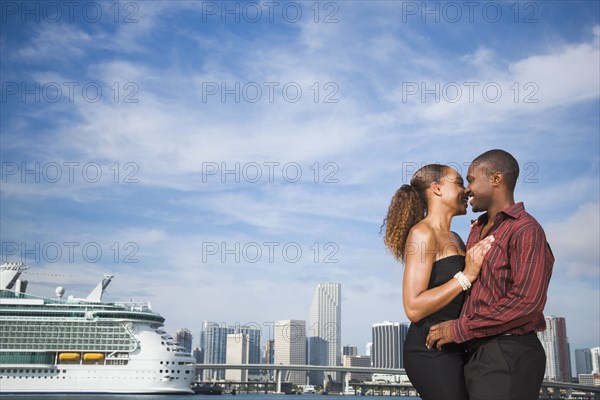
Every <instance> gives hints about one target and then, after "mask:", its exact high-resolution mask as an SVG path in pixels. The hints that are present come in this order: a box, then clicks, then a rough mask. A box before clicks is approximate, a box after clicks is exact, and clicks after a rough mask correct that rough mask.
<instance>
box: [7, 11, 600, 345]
mask: <svg viewBox="0 0 600 400" xmlns="http://www.w3.org/2000/svg"><path fill="white" fill-rule="evenodd" d="M115 4H117V7H115ZM599 19H600V17H599V3H598V2H597V1H544V2H542V1H539V2H534V1H531V2H474V3H469V2H400V1H368V2H367V1H347V2H342V1H337V2H335V1H333V2H313V1H311V2H279V1H273V2H235V1H230V2H200V1H130V2H119V3H113V2H79V3H77V4H74V3H68V2H66V3H63V2H50V3H37V2H33V1H32V2H10V1H6V2H5V1H3V2H2V20H1V28H2V35H1V37H0V46H1V47H0V50H1V55H2V57H1V61H0V63H1V64H0V65H1V73H2V77H1V80H2V99H1V101H2V104H1V105H2V115H1V122H0V127H1V152H0V154H1V157H2V181H1V184H2V189H1V195H0V200H1V206H2V207H1V211H0V222H1V226H0V234H1V241H2V257H3V261H26V262H27V264H28V265H29V266H30V267H31V270H30V274H29V280H30V281H31V288H30V292H35V293H38V294H43V295H51V294H52V293H53V288H54V287H55V286H57V285H58V284H63V285H64V286H65V287H66V289H67V294H69V293H70V294H75V295H78V296H83V295H85V294H86V293H87V291H88V290H91V289H92V287H93V286H94V285H95V283H96V281H97V280H98V279H100V277H101V275H102V274H103V273H113V272H114V273H115V275H116V278H115V280H114V282H113V283H112V284H111V286H110V288H109V292H108V293H107V298H109V299H119V300H120V299H130V298H136V299H144V300H148V301H150V302H151V303H152V305H153V308H154V309H156V310H157V311H159V312H161V313H162V314H163V315H164V316H165V317H166V318H167V328H168V329H169V330H170V331H171V332H173V331H174V330H176V329H178V328H181V327H187V328H189V329H191V330H192V331H193V332H194V335H195V337H196V339H197V338H198V332H199V330H200V327H201V324H202V321H204V320H208V321H214V322H224V323H227V324H232V325H233V324H235V323H247V322H255V323H258V324H261V325H263V324H264V326H265V331H264V334H265V335H268V326H269V324H270V323H272V321H275V320H278V319H290V318H292V319H306V320H308V312H309V311H308V310H309V304H310V301H311V297H312V294H313V292H314V290H315V288H316V286H317V284H318V283H321V282H340V283H341V284H342V293H343V311H342V312H343V317H342V320H343V323H342V327H341V329H342V340H343V342H344V344H351V345H355V346H358V347H359V349H360V351H361V352H364V346H365V343H366V342H368V341H370V326H371V325H372V324H373V323H376V322H381V321H383V320H393V321H406V320H407V318H406V316H405V315H404V312H403V310H402V304H401V279H402V270H403V269H402V265H400V264H398V263H396V262H395V261H394V260H393V259H392V257H391V256H390V255H389V254H387V253H386V251H385V248H384V246H383V244H382V239H381V236H380V235H379V227H380V225H381V222H382V219H383V218H384V217H385V214H386V211H387V207H388V204H389V200H390V198H391V196H392V195H393V193H394V192H395V190H396V189H397V188H398V187H399V186H400V185H402V184H403V183H406V182H407V181H408V180H409V179H410V175H411V173H412V172H414V170H415V169H416V168H418V166H421V165H423V164H425V163H430V162H441V163H447V164H450V165H452V166H455V167H456V168H457V169H458V170H459V172H460V173H463V174H464V173H466V169H467V166H468V163H469V162H470V161H471V160H472V159H473V158H474V157H476V156H477V155H479V154H480V153H482V152H483V151H485V150H488V149H491V148H503V149H506V150H508V151H510V152H511V153H512V154H513V155H514V156H515V157H516V158H517V160H518V161H519V163H520V166H521V177H520V179H519V183H518V185H517V191H516V197H517V199H518V200H521V201H524V202H525V206H526V208H527V210H528V211H529V212H531V213H532V214H533V215H534V216H535V217H536V218H537V219H538V220H539V221H540V222H541V224H542V225H543V226H544V228H545V229H546V232H547V235H548V240H549V242H550V244H551V246H552V248H553V250H554V253H555V256H556V263H555V266H554V274H553V278H552V282H551V287H550V291H549V296H548V303H547V306H546V314H548V315H551V314H552V315H556V316H564V317H565V318H566V319H567V327H568V335H569V339H570V342H571V348H572V349H575V348H580V347H593V346H598V345H600V332H599V330H598V321H599V320H600V309H599V304H600V292H599V282H600V275H599V270H600V268H599V258H600V257H599V249H598V242H599V241H600V237H599V236H600V234H599V229H600V222H599V191H600V186H599V149H600V144H599V125H600V122H599V96H600V83H599V80H600V78H599V74H598V70H599V69H600V66H599V59H600V53H599V41H600V21H599ZM474 217H475V215H474V214H472V213H471V212H469V215H468V216H467V217H460V218H457V219H455V221H454V229H455V230H456V231H457V232H458V233H459V234H461V236H463V237H464V238H466V236H467V234H468V224H469V220H470V219H471V218H474ZM44 281H45V283H42V282H44Z"/></svg>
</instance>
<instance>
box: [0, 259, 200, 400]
mask: <svg viewBox="0 0 600 400" xmlns="http://www.w3.org/2000/svg"><path fill="white" fill-rule="evenodd" d="M27 268H28V267H26V266H24V265H23V264H22V263H5V264H2V265H1V266H0V394H8V393H42V392H43V393H130V394H134V393H136V394H137V393H139V394H141V393H193V392H192V390H191V384H192V381H193V380H194V379H193V378H194V375H195V359H194V358H193V357H192V356H191V355H190V354H188V353H186V352H185V350H184V349H183V348H182V347H180V346H179V344H178V343H177V342H176V341H175V340H174V339H173V338H172V337H171V336H169V335H168V334H167V333H166V332H165V331H164V330H163V324H164V321H165V319H164V318H163V317H162V316H161V315H160V314H158V313H156V312H153V311H152V310H151V308H150V306H149V304H146V303H144V304H141V303H134V302H128V303H125V302H123V303H107V302H102V295H103V293H104V291H105V289H106V287H107V286H108V284H109V283H110V281H111V279H112V278H113V276H112V275H105V276H104V279H103V280H102V282H100V283H99V284H98V286H96V288H95V289H94V290H93V291H92V292H91V293H90V295H89V296H87V297H86V298H85V299H77V298H73V297H71V296H69V297H68V298H67V299H63V295H64V293H65V290H64V289H63V288H62V287H58V288H57V289H56V296H57V297H56V298H43V297H37V296H32V295H30V294H26V293H25V291H26V287H27V281H25V280H21V279H20V276H21V273H22V272H23V271H25V270H26V269H27Z"/></svg>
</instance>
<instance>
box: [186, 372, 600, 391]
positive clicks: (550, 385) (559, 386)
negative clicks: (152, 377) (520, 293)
mask: <svg viewBox="0 0 600 400" xmlns="http://www.w3.org/2000/svg"><path fill="white" fill-rule="evenodd" d="M204 369H211V370H216V369H239V370H248V369H259V370H273V371H275V382H276V384H277V392H281V381H282V380H281V373H282V372H283V371H324V372H339V373H340V374H341V376H342V385H343V389H342V390H343V391H346V389H347V385H348V383H347V382H346V379H345V378H346V374H347V373H363V374H365V373H366V374H388V375H406V372H405V371H404V369H403V368H375V367H343V366H329V365H282V364H278V365H276V364H196V371H200V370H204ZM256 383H264V382H256ZM386 386H387V385H386ZM394 386H398V387H400V386H407V387H412V386H411V385H407V384H398V385H394ZM548 389H552V390H553V395H552V398H557V399H558V398H560V396H559V392H560V390H564V391H565V392H566V394H567V398H571V395H572V394H573V392H579V393H583V394H584V398H588V399H594V400H600V386H588V385H580V384H577V383H568V382H550V381H544V382H543V383H542V393H543V397H542V398H549V397H548V393H549V392H548Z"/></svg>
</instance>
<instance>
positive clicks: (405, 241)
mask: <svg viewBox="0 0 600 400" xmlns="http://www.w3.org/2000/svg"><path fill="white" fill-rule="evenodd" d="M467 202H468V196H467V194H466V191H465V186H464V182H463V179H462V177H461V176H460V174H459V173H458V172H456V170H454V169H453V168H450V167H448V166H446V165H440V164H429V165H426V166H424V167H422V168H421V169H419V170H418V171H417V172H415V174H414V175H413V177H412V179H411V181H410V185H402V187H401V188H400V189H398V191H397V192H396V194H395V195H394V197H393V198H392V202H391V204H390V207H389V210H388V214H387V217H386V219H385V221H384V226H385V228H386V229H385V239H384V243H385V245H386V247H387V248H388V249H389V250H390V251H391V252H392V254H393V255H394V257H395V258H396V259H398V260H399V261H402V262H403V263H404V265H405V269H404V278H403V284H402V301H403V304H404V311H405V312H406V315H407V316H408V319H410V321H411V325H410V328H409V330H408V334H407V336H406V341H405V342H404V368H405V370H406V373H407V375H408V377H409V379H410V381H411V383H412V384H413V385H414V387H415V389H417V391H418V392H419V394H420V395H421V397H422V398H423V399H424V400H433V399H444V400H448V399H456V400H465V399H468V398H469V395H468V393H467V390H466V387H465V381H464V376H463V364H464V358H463V357H464V350H463V348H462V345H459V344H456V343H454V344H449V345H447V346H445V347H444V348H443V351H438V350H436V349H435V348H432V349H427V348H426V347H425V339H426V337H427V333H428V332H429V327H430V326H431V325H434V324H436V323H438V322H441V321H447V320H450V319H456V318H458V316H459V314H460V310H461V306H462V303H463V299H464V292H465V291H466V290H468V289H469V288H470V287H471V284H472V283H473V282H474V281H475V280H476V279H477V276H478V275H479V270H480V269H481V264H482V262H483V257H484V256H485V253H487V251H488V250H489V248H490V246H491V243H492V242H493V240H494V239H493V236H490V237H488V238H486V239H484V240H482V241H481V242H479V243H478V244H477V245H476V246H474V247H473V248H472V249H470V250H469V253H468V254H466V255H465V244H464V242H463V241H462V240H461V238H460V237H459V236H458V235H457V234H456V233H454V232H452V231H451V230H450V223H451V222H452V218H453V217H454V216H455V215H464V214H466V213H467V205H468V204H467Z"/></svg>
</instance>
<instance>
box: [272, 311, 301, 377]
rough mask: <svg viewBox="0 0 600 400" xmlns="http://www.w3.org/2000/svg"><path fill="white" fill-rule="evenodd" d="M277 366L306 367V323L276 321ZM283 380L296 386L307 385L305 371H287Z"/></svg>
mask: <svg viewBox="0 0 600 400" xmlns="http://www.w3.org/2000/svg"><path fill="white" fill-rule="evenodd" d="M274 336H275V337H274V339H273V340H274V342H275V364H277V365H279V364H281V365H306V321H300V320H294V319H292V320H290V319H288V320H281V321H275V334H274ZM282 378H283V380H284V381H285V382H291V383H295V384H296V385H304V384H306V372H305V371H287V372H284V373H283V375H282Z"/></svg>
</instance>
